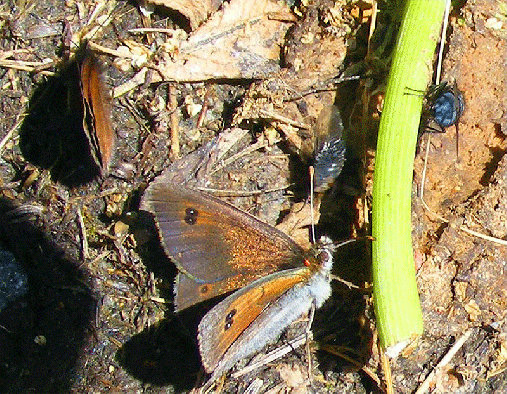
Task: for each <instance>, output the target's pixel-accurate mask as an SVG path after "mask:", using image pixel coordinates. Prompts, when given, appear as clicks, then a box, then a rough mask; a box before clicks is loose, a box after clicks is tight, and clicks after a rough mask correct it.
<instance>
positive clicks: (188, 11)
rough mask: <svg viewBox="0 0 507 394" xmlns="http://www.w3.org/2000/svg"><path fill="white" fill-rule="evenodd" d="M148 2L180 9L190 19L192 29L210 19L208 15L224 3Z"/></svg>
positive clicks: (198, 0)
mask: <svg viewBox="0 0 507 394" xmlns="http://www.w3.org/2000/svg"><path fill="white" fill-rule="evenodd" d="M146 2H147V3H149V4H155V5H160V6H163V7H167V8H170V9H172V10H175V11H178V12H179V13H181V14H182V15H184V16H185V17H186V18H187V19H188V21H189V22H190V27H191V28H192V30H195V29H196V28H197V27H198V26H199V25H200V24H201V23H202V22H204V21H205V20H206V19H208V16H210V15H211V14H212V13H213V12H215V11H216V10H218V8H219V7H220V4H222V1H221V0H146Z"/></svg>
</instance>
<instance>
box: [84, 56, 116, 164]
mask: <svg viewBox="0 0 507 394" xmlns="http://www.w3.org/2000/svg"><path fill="white" fill-rule="evenodd" d="M100 73H101V70H100V65H99V64H98V61H97V59H96V58H95V57H94V55H93V54H92V53H91V52H88V51H87V52H86V53H85V57H84V59H83V61H82V63H81V64H80V74H81V75H80V77H81V88H82V94H83V102H84V108H85V114H84V118H83V128H84V130H85V133H86V136H87V138H88V141H89V143H90V151H91V152H92V156H93V158H94V160H95V161H96V163H97V165H98V166H99V167H100V168H101V170H102V173H103V174H107V172H108V169H109V164H110V163H111V158H112V156H113V148H114V141H115V133H114V130H113V125H112V123H111V102H110V97H109V93H108V90H107V89H106V86H105V84H104V81H103V80H102V78H101V75H100Z"/></svg>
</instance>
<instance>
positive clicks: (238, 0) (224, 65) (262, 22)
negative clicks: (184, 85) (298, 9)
mask: <svg viewBox="0 0 507 394" xmlns="http://www.w3.org/2000/svg"><path fill="white" fill-rule="evenodd" d="M273 16H276V18H274V17H273ZM294 21H295V18H294V16H293V14H292V13H291V11H290V9H289V8H288V6H287V5H286V4H285V3H284V2H274V1H271V0H233V1H231V2H230V3H224V4H223V6H222V9H221V10H220V11H218V12H216V13H215V14H214V15H213V16H212V17H211V19H209V20H208V21H207V22H206V23H205V24H203V25H202V26H201V27H200V28H199V29H197V30H196V31H195V32H193V33H192V34H191V35H190V36H189V37H188V39H187V40H186V41H182V42H181V43H180V45H179V47H178V48H174V47H173V46H172V45H171V47H170V48H169V51H167V50H166V51H164V50H163V49H162V51H161V52H160V57H159V59H158V62H157V65H156V66H155V68H156V69H157V71H158V72H159V73H160V74H161V76H162V78H163V79H164V80H166V81H179V82H188V81H205V80H209V79H259V78H266V77H268V76H269V75H272V74H273V73H274V72H276V71H278V70H279V59H280V47H281V46H282V44H283V40H284V37H285V33H286V31H287V29H288V28H289V27H290V26H291V24H292V22H294Z"/></svg>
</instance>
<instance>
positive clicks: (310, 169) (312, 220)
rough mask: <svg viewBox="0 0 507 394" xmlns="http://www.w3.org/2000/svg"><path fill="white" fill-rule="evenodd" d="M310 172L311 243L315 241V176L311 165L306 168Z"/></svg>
mask: <svg viewBox="0 0 507 394" xmlns="http://www.w3.org/2000/svg"><path fill="white" fill-rule="evenodd" d="M308 170H309V172H310V207H311V209H310V219H311V225H312V243H315V216H314V213H313V194H314V191H313V180H314V177H315V169H314V168H313V166H310V168H309V169H308Z"/></svg>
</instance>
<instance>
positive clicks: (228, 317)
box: [224, 309, 237, 331]
mask: <svg viewBox="0 0 507 394" xmlns="http://www.w3.org/2000/svg"><path fill="white" fill-rule="evenodd" d="M236 313H237V310H236V309H233V310H231V311H230V312H229V313H228V314H227V315H226V316H225V325H224V331H227V330H228V329H229V328H231V326H232V325H233V324H234V316H235V315H236Z"/></svg>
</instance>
